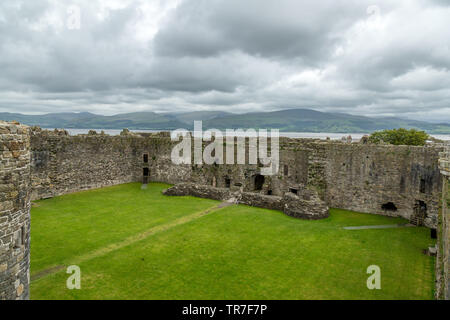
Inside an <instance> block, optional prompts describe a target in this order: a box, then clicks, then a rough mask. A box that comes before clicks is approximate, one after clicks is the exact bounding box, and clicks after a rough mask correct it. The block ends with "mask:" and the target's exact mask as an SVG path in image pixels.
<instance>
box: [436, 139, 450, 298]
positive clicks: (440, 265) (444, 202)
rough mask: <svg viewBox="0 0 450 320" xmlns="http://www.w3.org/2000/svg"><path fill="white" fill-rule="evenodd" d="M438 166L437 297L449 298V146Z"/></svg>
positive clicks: (442, 154)
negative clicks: (440, 179) (439, 189)
mask: <svg viewBox="0 0 450 320" xmlns="http://www.w3.org/2000/svg"><path fill="white" fill-rule="evenodd" d="M440 156H441V159H440V160H439V167H440V169H441V173H442V181H443V183H442V199H441V215H440V223H439V228H438V243H437V246H438V250H437V259H436V278H437V283H436V286H437V288H436V289H437V290H436V296H437V298H438V299H446V300H449V299H450V287H449V280H450V279H449V276H450V146H447V148H446V150H445V152H442V153H441V154H440Z"/></svg>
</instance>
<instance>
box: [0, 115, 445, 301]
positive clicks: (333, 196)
mask: <svg viewBox="0 0 450 320" xmlns="http://www.w3.org/2000/svg"><path fill="white" fill-rule="evenodd" d="M0 143H1V144H0V159H1V164H0V177H1V182H0V190H1V191H0V192H1V193H0V197H1V204H0V299H16V298H17V299H26V298H28V285H29V270H28V268H29V230H30V216H29V212H30V200H36V199H45V198H49V197H54V196H58V195H62V194H67V193H71V192H75V191H80V190H88V189H93V188H100V187H104V186H110V185H116V184H121V183H128V182H143V183H147V182H151V181H158V182H165V183H169V184H174V185H175V186H174V187H172V188H169V189H168V190H167V191H166V194H168V195H184V194H190V195H197V196H203V197H210V198H214V199H219V200H228V199H234V201H235V202H238V203H243V204H248V205H254V206H259V207H266V208H271V209H277V210H281V211H283V212H285V213H286V214H288V215H291V216H294V217H298V218H306V219H320V218H324V217H326V216H328V208H330V207H333V208H341V209H347V210H354V211H358V212H365V213H372V214H380V215H387V216H398V217H403V218H405V219H407V220H409V221H410V222H411V223H414V224H416V225H423V226H426V227H428V228H430V229H432V230H436V234H437V236H438V242H439V243H440V244H442V245H439V246H438V248H439V252H438V260H439V261H440V262H439V263H437V268H436V272H437V273H439V276H438V277H437V278H438V279H437V280H438V282H439V284H437V287H439V289H438V291H439V293H438V294H437V295H438V296H439V297H447V298H448V256H449V255H448V209H447V202H446V200H444V199H446V192H447V191H446V190H447V189H446V188H448V179H449V175H450V174H449V169H448V160H445V159H448V151H446V150H445V147H444V146H443V145H438V144H433V145H426V146H424V147H413V146H391V145H370V144H364V143H345V142H342V141H325V140H316V139H290V138H280V166H279V171H278V173H277V174H276V175H273V176H264V175H262V174H261V164H254V165H250V164H245V165H237V164H236V165H225V164H223V165H217V164H212V165H206V164H203V165H198V164H194V163H192V164H184V165H176V164H173V163H172V161H171V151H172V148H173V146H174V145H175V144H177V143H178V142H172V141H171V139H170V135H169V134H168V133H141V134H136V133H130V132H128V131H127V130H124V131H123V132H122V134H121V135H118V136H109V135H105V134H103V133H96V132H94V131H91V132H90V133H89V134H86V135H77V136H70V135H68V133H67V132H66V131H65V130H54V131H48V130H42V129H40V128H36V127H35V128H28V127H26V126H22V125H20V124H18V123H6V122H0ZM439 158H442V159H443V160H442V159H441V162H439ZM443 190H444V192H443ZM31 227H32V226H31ZM441 248H442V249H441ZM446 295H447V296H446Z"/></svg>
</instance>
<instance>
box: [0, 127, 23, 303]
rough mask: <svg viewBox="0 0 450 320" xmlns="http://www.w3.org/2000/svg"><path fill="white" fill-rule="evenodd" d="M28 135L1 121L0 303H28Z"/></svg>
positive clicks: (21, 128)
mask: <svg viewBox="0 0 450 320" xmlns="http://www.w3.org/2000/svg"><path fill="white" fill-rule="evenodd" d="M29 267H30V132H29V128H28V127H27V126H23V125H20V124H19V123H17V122H3V121H0V300H23V299H29V283H30V273H29V272H30V271H29Z"/></svg>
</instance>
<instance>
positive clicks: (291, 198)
mask: <svg viewBox="0 0 450 320" xmlns="http://www.w3.org/2000/svg"><path fill="white" fill-rule="evenodd" d="M163 193H164V194H165V195H168V196H194V197H199V198H207V199H214V200H221V201H223V200H230V199H232V200H234V201H235V202H236V203H239V204H245V205H249V206H253V207H259V208H265V209H271V210H279V211H283V212H284V213H285V214H287V215H289V216H291V217H295V218H301V219H308V220H318V219H324V218H327V217H328V216H329V213H328V207H327V206H326V205H325V203H324V202H323V201H322V200H320V198H319V196H318V194H317V193H316V192H314V191H312V190H302V191H301V193H300V194H299V195H295V194H293V193H286V194H284V196H283V197H279V196H269V195H264V194H261V193H255V192H241V191H234V192H233V191H231V190H230V189H227V188H216V187H211V186H207V185H198V184H195V183H179V184H177V185H175V186H173V187H171V188H169V189H166V190H164V191H163Z"/></svg>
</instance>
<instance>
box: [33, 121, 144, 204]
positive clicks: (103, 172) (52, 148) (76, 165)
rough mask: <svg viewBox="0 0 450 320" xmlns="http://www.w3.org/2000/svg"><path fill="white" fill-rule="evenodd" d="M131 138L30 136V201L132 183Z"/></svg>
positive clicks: (37, 132) (58, 133)
mask: <svg viewBox="0 0 450 320" xmlns="http://www.w3.org/2000/svg"><path fill="white" fill-rule="evenodd" d="M133 139H134V137H133V136H108V135H78V136H69V135H68V134H67V133H66V132H64V131H55V132H54V131H47V130H33V131H32V133H31V148H32V162H31V166H32V167H31V181H32V198H33V199H41V198H47V197H53V196H56V195H62V194H66V193H70V192H75V191H80V190H86V189H92V188H100V187H104V186H109V185H115V184H120V183H127V182H132V181H135V176H134V171H133V163H134V161H135V158H136V154H135V153H134V152H133V147H132V146H133Z"/></svg>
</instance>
